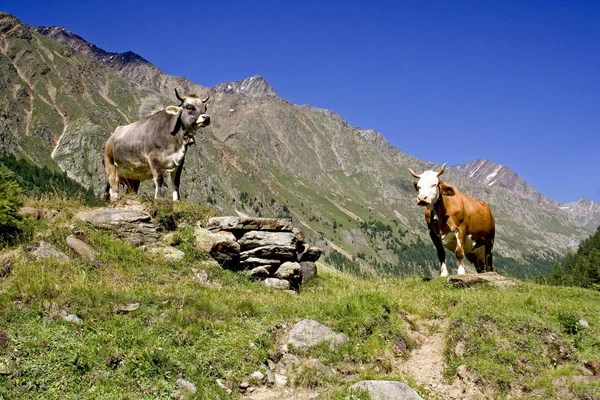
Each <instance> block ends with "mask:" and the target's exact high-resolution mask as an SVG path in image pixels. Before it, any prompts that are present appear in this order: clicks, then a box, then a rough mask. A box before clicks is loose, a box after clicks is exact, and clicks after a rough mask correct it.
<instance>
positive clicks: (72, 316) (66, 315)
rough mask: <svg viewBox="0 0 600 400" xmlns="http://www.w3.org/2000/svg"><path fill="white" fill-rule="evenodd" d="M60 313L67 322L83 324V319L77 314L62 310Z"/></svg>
mask: <svg viewBox="0 0 600 400" xmlns="http://www.w3.org/2000/svg"><path fill="white" fill-rule="evenodd" d="M58 315H60V316H61V317H62V319H64V320H65V321H67V322H70V323H72V324H75V325H83V320H82V319H81V318H79V317H78V316H77V315H75V314H69V313H68V312H67V311H65V310H61V311H60V312H59V313H58Z"/></svg>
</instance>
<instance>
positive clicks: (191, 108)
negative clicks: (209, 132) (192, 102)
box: [186, 106, 195, 111]
mask: <svg viewBox="0 0 600 400" xmlns="http://www.w3.org/2000/svg"><path fill="white" fill-rule="evenodd" d="M186 109H187V110H188V111H194V110H195V108H194V106H187V107H186Z"/></svg>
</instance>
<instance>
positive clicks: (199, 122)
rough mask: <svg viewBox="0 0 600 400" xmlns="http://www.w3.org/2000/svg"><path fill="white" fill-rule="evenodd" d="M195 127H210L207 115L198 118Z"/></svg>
mask: <svg viewBox="0 0 600 400" xmlns="http://www.w3.org/2000/svg"><path fill="white" fill-rule="evenodd" d="M196 125H197V126H199V127H200V128H202V127H204V126H209V125H210V116H209V115H208V114H202V115H200V116H199V117H198V119H197V120H196Z"/></svg>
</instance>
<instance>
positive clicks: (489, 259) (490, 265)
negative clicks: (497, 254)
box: [484, 239, 494, 272]
mask: <svg viewBox="0 0 600 400" xmlns="http://www.w3.org/2000/svg"><path fill="white" fill-rule="evenodd" d="M493 248H494V239H492V240H490V241H489V242H488V243H486V244H485V255H484V258H485V259H484V269H485V271H486V272H488V271H493V270H494V260H493V258H494V255H493V251H492V249H493Z"/></svg>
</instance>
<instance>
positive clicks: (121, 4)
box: [0, 0, 600, 202]
mask: <svg viewBox="0 0 600 400" xmlns="http://www.w3.org/2000/svg"><path fill="white" fill-rule="evenodd" d="M0 9H2V10H4V11H7V12H10V13H12V14H13V15H15V16H16V17H17V18H19V19H21V20H22V21H23V22H25V23H27V24H30V25H59V26H63V27H65V28H67V29H69V30H71V31H73V32H75V33H77V34H79V35H80V36H82V37H84V38H85V39H86V40H88V41H90V42H92V43H94V44H96V45H97V46H99V47H101V48H103V49H105V50H107V51H115V52H123V51H127V50H131V51H134V52H136V53H138V54H140V55H141V56H142V57H144V58H146V59H147V60H149V61H150V62H152V63H154V64H155V65H156V66H158V67H159V68H160V69H161V70H163V71H164V72H165V73H168V74H172V75H183V76H186V77H188V78H189V79H191V80H192V81H194V82H196V83H198V84H201V85H205V86H214V85H216V84H218V83H220V82H223V81H233V80H238V79H243V78H246V77H249V76H252V75H255V74H260V75H262V76H263V77H264V78H265V79H266V80H267V81H268V82H269V83H270V84H271V85H272V86H273V87H274V89H275V90H276V91H277V92H278V93H279V95H280V96H281V97H283V98H285V99H287V100H289V101H291V102H293V103H296V104H310V105H313V106H315V107H321V108H328V109H331V110H333V111H335V112H337V113H339V114H341V115H342V116H343V117H344V118H346V119H347V120H348V121H349V122H350V123H351V124H353V125H356V126H359V127H362V128H373V129H377V130H378V131H379V132H381V134H382V135H383V136H384V137H386V138H387V139H388V140H389V141H390V142H391V143H392V144H393V145H395V146H396V147H398V148H399V149H401V150H402V151H404V152H406V153H408V154H410V155H412V156H415V157H418V158H422V159H425V160H428V161H431V162H436V163H443V162H448V163H449V164H450V165H453V164H462V163H466V162H469V161H473V160H476V159H482V158H487V159H490V160H492V161H494V162H497V163H499V164H503V165H506V166H507V167H509V168H511V169H513V170H515V171H516V172H517V173H518V174H519V175H521V176H522V177H523V178H525V180H527V181H528V182H529V183H531V184H532V185H533V186H535V187H536V188H537V189H538V190H539V191H541V192H542V193H543V194H545V195H547V196H549V197H551V198H553V199H555V200H558V201H560V202H569V201H575V200H578V199H580V198H582V197H585V198H589V199H592V200H595V201H599V202H600V177H599V168H598V166H599V163H600V23H598V21H600V2H598V1H578V0H572V1H552V0H547V1H525V0H522V1H508V0H506V1H491V0H488V1H483V0H477V1H475V0H473V1H467V0H465V1H425V0H423V1H420V0H419V1H416V0H415V1H364V0H363V1H338V0H317V1H314V0H305V1H291V0H289V1H284V0H281V1H259V0H254V1H191V2H189V1H188V2H184V1H173V2H168V1H160V2H159V1H153V0H146V1H111V0H109V1H102V2H99V1H91V0H78V1H60V2H57V1H35V0H30V1H24V0H11V1H4V0H0Z"/></svg>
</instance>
